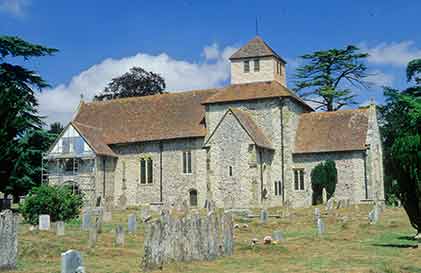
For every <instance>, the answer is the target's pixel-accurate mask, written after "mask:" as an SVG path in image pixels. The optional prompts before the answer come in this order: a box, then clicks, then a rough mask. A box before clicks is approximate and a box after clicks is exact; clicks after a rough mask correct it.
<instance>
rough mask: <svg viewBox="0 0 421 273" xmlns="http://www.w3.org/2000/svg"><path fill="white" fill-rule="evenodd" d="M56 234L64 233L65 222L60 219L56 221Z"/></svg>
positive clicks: (61, 234)
mask: <svg viewBox="0 0 421 273" xmlns="http://www.w3.org/2000/svg"><path fill="white" fill-rule="evenodd" d="M56 234H57V236H63V235H64V222H63V221H58V222H57V223H56Z"/></svg>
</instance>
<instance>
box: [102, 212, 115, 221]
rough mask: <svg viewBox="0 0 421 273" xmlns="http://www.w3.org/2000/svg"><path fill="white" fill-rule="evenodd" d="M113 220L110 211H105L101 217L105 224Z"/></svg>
mask: <svg viewBox="0 0 421 273" xmlns="http://www.w3.org/2000/svg"><path fill="white" fill-rule="evenodd" d="M112 219H113V214H112V213H111V211H108V210H105V211H104V214H103V215H102V220H103V221H104V222H105V223H108V222H111V220H112Z"/></svg>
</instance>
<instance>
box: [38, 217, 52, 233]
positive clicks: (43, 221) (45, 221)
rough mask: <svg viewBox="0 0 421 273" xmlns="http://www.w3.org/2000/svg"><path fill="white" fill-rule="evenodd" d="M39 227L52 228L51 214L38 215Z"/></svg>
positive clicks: (43, 228)
mask: <svg viewBox="0 0 421 273" xmlns="http://www.w3.org/2000/svg"><path fill="white" fill-rule="evenodd" d="M38 229H39V230H50V215H48V214H41V215H40V216H39V217H38Z"/></svg>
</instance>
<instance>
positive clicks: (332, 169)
mask: <svg viewBox="0 0 421 273" xmlns="http://www.w3.org/2000/svg"><path fill="white" fill-rule="evenodd" d="M310 176H311V186H312V189H313V204H315V205H316V204H319V203H321V202H320V201H321V194H322V191H323V188H325V189H326V193H327V198H328V199H329V198H331V197H332V196H333V194H334V193H335V189H336V183H337V182H338V171H337V169H336V164H335V161H332V160H326V161H325V162H321V163H319V164H318V165H316V166H315V167H314V168H313V170H311V174H310Z"/></svg>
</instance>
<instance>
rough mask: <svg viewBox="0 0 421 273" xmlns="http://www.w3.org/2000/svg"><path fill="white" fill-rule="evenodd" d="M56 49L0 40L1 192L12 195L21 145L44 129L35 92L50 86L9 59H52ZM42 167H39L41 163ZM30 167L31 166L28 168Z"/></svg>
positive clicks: (9, 39)
mask: <svg viewBox="0 0 421 273" xmlns="http://www.w3.org/2000/svg"><path fill="white" fill-rule="evenodd" d="M55 52H57V49H54V48H47V47H44V46H41V45H36V44H31V43H29V42H26V41H24V40H22V39H20V38H18V37H11V36H0V124H1V127H0V181H1V183H0V191H3V192H6V193H11V192H13V186H12V184H11V179H10V178H11V175H12V173H13V172H15V173H16V171H15V169H16V165H17V164H20V163H22V162H18V157H19V142H20V141H21V140H22V138H23V137H24V136H25V135H26V134H27V132H28V131H30V130H38V129H40V128H41V126H42V124H43V123H42V121H41V117H40V116H39V115H38V110H37V107H38V102H37V100H36V97H35V94H34V91H33V89H32V88H36V89H38V90H41V89H42V88H44V87H47V86H48V84H47V83H46V82H45V81H44V80H43V79H42V78H41V77H40V76H39V75H38V74H37V73H36V72H35V71H31V70H28V69H25V68H24V67H22V66H20V65H14V64H11V63H9V62H6V59H10V58H16V57H22V58H23V59H24V60H28V59H30V58H32V57H40V56H46V55H52V54H54V53H55ZM39 164H40V163H39ZM26 166H28V167H29V165H26Z"/></svg>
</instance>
